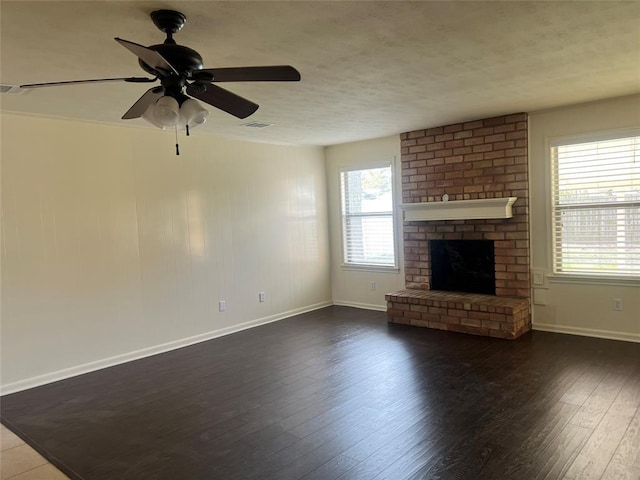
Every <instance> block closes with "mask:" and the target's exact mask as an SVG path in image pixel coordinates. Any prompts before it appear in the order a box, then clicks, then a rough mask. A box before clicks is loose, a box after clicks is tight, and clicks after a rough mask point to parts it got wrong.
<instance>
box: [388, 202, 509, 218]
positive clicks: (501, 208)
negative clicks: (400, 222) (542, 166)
mask: <svg viewBox="0 0 640 480" xmlns="http://www.w3.org/2000/svg"><path fill="white" fill-rule="evenodd" d="M517 199H518V197H505V198H486V199H480V200H453V201H450V202H423V203H403V204H402V205H400V208H401V209H402V210H404V221H405V222H428V221H437V220H474V219H483V218H484V219H488V218H511V217H512V216H513V213H512V211H511V206H512V205H513V204H514V203H515V201H516V200H517Z"/></svg>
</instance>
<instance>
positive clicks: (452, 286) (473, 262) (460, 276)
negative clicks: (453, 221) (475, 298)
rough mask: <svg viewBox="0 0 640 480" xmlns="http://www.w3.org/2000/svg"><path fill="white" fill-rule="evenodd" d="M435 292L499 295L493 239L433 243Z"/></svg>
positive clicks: (432, 284)
mask: <svg viewBox="0 0 640 480" xmlns="http://www.w3.org/2000/svg"><path fill="white" fill-rule="evenodd" d="M429 248H430V252H431V289H432V290H445V291H448V292H467V293H484V294H487V295H495V294H496V268H495V255H494V247H493V241H492V240H431V241H430V242H429Z"/></svg>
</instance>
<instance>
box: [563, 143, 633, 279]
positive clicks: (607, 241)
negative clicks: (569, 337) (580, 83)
mask: <svg viewBox="0 0 640 480" xmlns="http://www.w3.org/2000/svg"><path fill="white" fill-rule="evenodd" d="M551 161H552V169H551V170H552V179H551V180H552V189H553V192H552V208H553V212H552V219H553V269H554V272H555V273H560V274H582V275H602V276H619V277H640V136H638V135H635V136H626V137H624V138H604V139H601V140H595V141H585V142H583V143H565V144H560V143H558V144H555V145H553V146H552V147H551Z"/></svg>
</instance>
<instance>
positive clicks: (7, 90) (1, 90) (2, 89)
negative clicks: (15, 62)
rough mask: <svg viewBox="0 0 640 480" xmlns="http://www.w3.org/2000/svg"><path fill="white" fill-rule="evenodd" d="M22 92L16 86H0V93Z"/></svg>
mask: <svg viewBox="0 0 640 480" xmlns="http://www.w3.org/2000/svg"><path fill="white" fill-rule="evenodd" d="M22 92H24V90H23V89H22V88H20V87H19V86H18V85H5V84H0V93H22Z"/></svg>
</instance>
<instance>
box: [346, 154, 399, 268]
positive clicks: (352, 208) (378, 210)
mask: <svg viewBox="0 0 640 480" xmlns="http://www.w3.org/2000/svg"><path fill="white" fill-rule="evenodd" d="M340 189H341V192H342V237H343V251H344V253H343V255H344V256H343V261H344V264H345V265H349V266H353V265H358V266H372V267H394V268H395V267H396V255H395V246H394V233H393V232H394V228H393V225H394V220H393V219H394V215H393V181H392V171H391V164H390V163H388V164H386V165H384V166H376V167H369V168H364V169H358V170H355V169H354V170H351V169H342V170H341V171H340Z"/></svg>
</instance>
